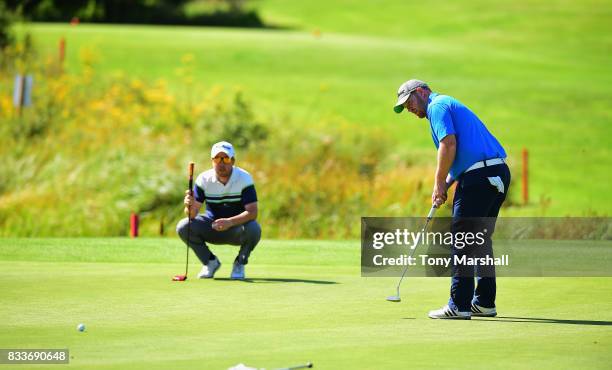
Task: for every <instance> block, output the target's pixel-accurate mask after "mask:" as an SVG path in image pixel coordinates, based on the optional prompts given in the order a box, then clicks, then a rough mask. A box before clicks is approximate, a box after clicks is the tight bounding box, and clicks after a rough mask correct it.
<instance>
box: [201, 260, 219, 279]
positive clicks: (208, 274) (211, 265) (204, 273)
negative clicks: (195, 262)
mask: <svg viewBox="0 0 612 370" xmlns="http://www.w3.org/2000/svg"><path fill="white" fill-rule="evenodd" d="M219 267H221V261H220V260H219V258H215V259H214V260H210V261H208V263H207V264H206V265H204V266H202V270H200V273H199V274H198V278H200V279H212V278H213V277H214V276H215V272H217V270H218V269H219Z"/></svg>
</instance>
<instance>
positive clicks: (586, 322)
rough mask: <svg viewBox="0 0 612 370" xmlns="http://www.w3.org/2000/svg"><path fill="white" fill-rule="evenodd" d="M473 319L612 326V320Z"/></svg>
mask: <svg viewBox="0 0 612 370" xmlns="http://www.w3.org/2000/svg"><path fill="white" fill-rule="evenodd" d="M472 320H477V321H496V322H531V323H538V324H570V325H594V326H612V321H595V320H562V319H543V318H539V317H512V316H497V317H489V318H480V317H479V318H476V317H474V316H472Z"/></svg>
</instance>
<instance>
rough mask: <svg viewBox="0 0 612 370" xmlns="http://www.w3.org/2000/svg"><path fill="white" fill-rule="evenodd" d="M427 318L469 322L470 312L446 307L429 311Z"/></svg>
mask: <svg viewBox="0 0 612 370" xmlns="http://www.w3.org/2000/svg"><path fill="white" fill-rule="evenodd" d="M429 317H430V318H432V319H455V320H469V319H471V318H472V314H471V312H470V311H467V312H463V311H456V310H453V309H452V308H450V307H448V305H446V306H444V307H442V308H440V309H439V310H433V311H429Z"/></svg>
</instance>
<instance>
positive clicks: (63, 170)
mask: <svg viewBox="0 0 612 370" xmlns="http://www.w3.org/2000/svg"><path fill="white" fill-rule="evenodd" d="M26 49H27V48H25V47H24V46H23V45H21V46H20V45H17V46H16V48H15V49H14V50H7V51H6V52H5V54H4V55H5V56H6V55H12V56H13V58H12V61H13V62H12V63H9V64H6V65H5V72H6V73H2V77H0V83H1V84H2V87H3V88H8V87H9V86H10V85H11V84H12V75H13V73H15V72H16V71H19V70H28V71H29V72H30V73H32V74H33V75H34V79H35V89H34V96H33V101H34V105H33V106H31V107H27V108H25V109H24V110H23V112H22V113H21V114H19V112H18V111H17V110H16V109H15V108H14V107H13V106H12V103H11V100H10V97H8V96H6V95H3V96H2V97H1V98H0V106H1V107H2V110H1V112H0V133H1V135H0V156H1V157H2V158H3V160H2V161H1V162H0V235H1V236H94V235H95V236H119V235H127V233H128V226H129V223H128V220H129V214H130V213H131V212H137V213H139V214H140V215H141V220H142V225H141V233H142V234H143V235H157V234H158V233H159V230H160V227H163V228H164V229H165V230H166V234H171V235H174V232H173V228H174V225H175V224H176V222H177V221H178V220H179V219H180V218H181V217H182V196H183V193H184V189H185V188H186V186H187V184H186V174H185V171H186V168H185V167H186V164H187V163H188V162H189V161H191V160H194V161H195V162H196V170H197V172H200V171H204V170H206V169H208V168H210V162H209V159H208V153H209V148H210V145H211V143H213V142H216V141H219V140H228V141H231V142H233V143H234V144H235V145H236V148H237V165H238V166H240V167H243V168H245V169H246V170H248V171H250V172H251V173H252V174H253V176H254V179H255V182H256V186H257V190H258V194H259V201H260V222H261V223H262V225H263V229H264V233H265V236H266V237H269V238H271V237H283V238H298V237H307V238H323V237H325V238H340V237H358V235H359V228H360V217H361V216H375V215H381V216H382V215H384V216H401V215H409V214H415V213H419V212H422V211H423V208H424V207H425V206H426V204H427V200H428V198H429V194H430V189H431V182H430V174H431V172H432V171H431V170H432V169H431V168H429V167H427V166H424V165H419V164H415V163H413V161H412V160H411V159H410V157H407V156H405V155H402V154H401V153H400V152H397V151H396V143H395V142H393V140H392V138H391V136H390V135H388V134H387V133H385V132H383V131H381V130H380V129H376V128H363V129H361V130H355V129H354V128H355V124H354V123H351V122H346V121H342V120H340V119H332V118H330V119H327V120H321V121H320V122H316V123H313V124H312V126H303V125H302V126H300V125H298V124H294V123H291V122H290V121H291V118H290V117H285V118H282V119H280V118H272V119H270V120H268V121H266V122H262V121H261V120H260V119H258V118H256V117H255V115H254V114H253V113H252V109H251V105H250V103H249V102H247V101H246V100H245V99H244V97H243V96H242V94H241V92H240V91H239V90H228V89H225V88H223V87H222V86H210V87H207V88H204V87H201V86H197V85H195V84H194V83H193V78H192V73H193V59H194V57H193V56H192V55H184V56H183V57H182V58H181V60H180V61H179V60H177V67H178V68H177V78H178V79H179V81H180V83H181V84H182V85H183V87H184V88H182V89H180V90H176V89H175V90H171V89H169V88H168V83H167V81H165V80H163V79H157V80H153V81H147V80H143V79H137V78H132V77H130V76H127V75H125V74H123V73H115V74H113V75H110V76H108V75H105V76H102V75H100V74H98V73H97V71H96V62H97V59H98V58H99V57H98V56H97V53H96V51H95V50H92V49H88V48H83V49H82V50H81V51H80V53H79V55H80V63H81V68H79V69H78V70H79V71H80V72H78V73H73V74H69V73H63V72H62V70H61V67H60V66H59V65H57V63H56V62H55V61H54V60H53V58H51V57H49V58H47V59H44V58H40V57H37V58H36V57H32V56H31V55H30V54H31V53H30V54H28V52H26ZM28 55H30V56H28ZM35 60H36V61H38V62H34V61H35ZM40 60H44V61H43V62H40ZM176 91H182V92H176Z"/></svg>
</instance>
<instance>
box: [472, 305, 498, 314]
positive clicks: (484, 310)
mask: <svg viewBox="0 0 612 370" xmlns="http://www.w3.org/2000/svg"><path fill="white" fill-rule="evenodd" d="M470 310H471V311H472V316H482V317H495V316H497V310H496V309H495V307H493V308H486V307H482V306H479V305H477V304H474V303H472V307H471V308H470Z"/></svg>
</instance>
